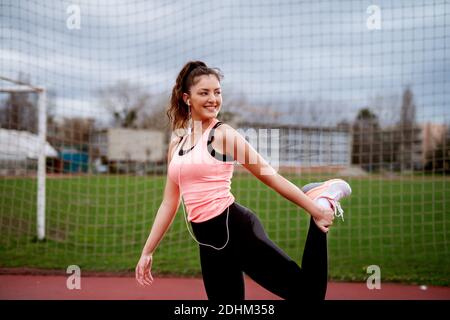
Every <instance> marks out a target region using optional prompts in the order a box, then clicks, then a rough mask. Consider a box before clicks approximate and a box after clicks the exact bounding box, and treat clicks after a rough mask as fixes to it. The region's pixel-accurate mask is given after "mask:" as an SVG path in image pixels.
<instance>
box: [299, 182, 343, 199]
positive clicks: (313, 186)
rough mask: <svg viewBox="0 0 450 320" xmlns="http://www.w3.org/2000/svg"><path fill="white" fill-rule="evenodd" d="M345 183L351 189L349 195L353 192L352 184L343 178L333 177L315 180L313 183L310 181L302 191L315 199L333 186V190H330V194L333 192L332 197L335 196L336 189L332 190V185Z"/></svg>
mask: <svg viewBox="0 0 450 320" xmlns="http://www.w3.org/2000/svg"><path fill="white" fill-rule="evenodd" d="M341 183H344V184H345V185H346V187H347V188H348V190H350V193H349V194H348V195H350V194H351V192H352V189H351V187H350V185H349V184H348V183H347V182H346V181H344V180H342V179H331V180H327V181H325V182H313V183H308V184H307V185H305V186H304V187H303V188H302V191H303V192H304V193H305V194H306V195H307V196H308V197H310V198H311V199H313V200H315V199H316V198H318V197H319V196H320V195H322V193H323V192H324V191H325V190H327V189H329V188H330V187H331V190H328V191H329V194H331V197H333V193H334V192H335V191H333V190H332V186H334V185H337V184H341Z"/></svg>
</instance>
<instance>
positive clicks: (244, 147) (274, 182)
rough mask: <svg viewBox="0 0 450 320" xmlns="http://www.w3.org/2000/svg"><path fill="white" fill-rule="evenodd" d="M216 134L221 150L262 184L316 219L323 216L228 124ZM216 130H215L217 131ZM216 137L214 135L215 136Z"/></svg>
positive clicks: (302, 193) (300, 191)
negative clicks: (221, 146)
mask: <svg viewBox="0 0 450 320" xmlns="http://www.w3.org/2000/svg"><path fill="white" fill-rule="evenodd" d="M219 128H221V130H220V131H219V132H220V134H219V135H217V138H218V139H217V140H218V142H219V143H220V142H222V145H223V150H224V151H225V152H226V153H227V154H228V155H231V156H232V157H233V159H234V160H236V161H237V162H239V163H240V164H242V166H243V167H244V168H246V169H247V170H248V171H249V172H250V173H252V174H253V175H254V176H255V177H256V178H258V179H259V180H260V181H262V182H263V183H264V184H266V185H267V186H269V187H270V188H272V189H273V190H275V191H276V192H278V193H279V194H280V195H282V196H283V197H284V198H286V199H287V200H289V201H291V202H293V203H295V204H296V205H298V206H300V207H302V208H303V209H305V210H306V211H307V212H309V214H310V215H311V216H313V217H314V218H316V219H320V218H322V217H323V215H324V214H325V213H324V210H323V209H322V208H321V207H319V206H318V205H316V204H315V203H314V201H312V200H311V199H310V198H309V197H308V196H307V195H305V193H304V192H303V191H302V190H300V188H298V187H297V186H296V185H295V184H293V183H292V182H290V181H289V180H287V179H286V178H284V177H283V176H281V175H280V174H278V173H277V172H276V171H275V169H274V168H273V167H272V166H271V165H270V164H269V163H268V162H267V161H266V160H265V159H264V158H263V157H262V156H261V155H260V154H259V153H258V152H257V151H256V150H255V149H254V148H253V147H252V146H251V145H250V144H249V143H248V142H247V140H245V139H244V137H242V135H241V134H239V132H237V131H236V130H235V129H233V128H232V127H231V126H229V125H226V124H224V125H222V126H220V127H219ZM217 131H218V130H216V132H217ZM215 138H216V136H215Z"/></svg>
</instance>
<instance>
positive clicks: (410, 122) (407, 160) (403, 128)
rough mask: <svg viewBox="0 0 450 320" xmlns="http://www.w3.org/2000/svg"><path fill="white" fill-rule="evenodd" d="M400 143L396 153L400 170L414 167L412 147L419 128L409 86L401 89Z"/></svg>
mask: <svg viewBox="0 0 450 320" xmlns="http://www.w3.org/2000/svg"><path fill="white" fill-rule="evenodd" d="M399 131H400V144H399V148H398V155H399V161H400V168H401V170H405V169H406V170H410V169H413V168H414V163H413V162H414V159H413V154H414V148H415V143H416V141H417V140H418V134H420V133H419V130H418V128H417V126H416V106H415V104H414V95H413V93H412V91H411V89H410V88H409V87H407V88H406V89H405V90H404V91H403V98H402V106H401V115H400V122H399Z"/></svg>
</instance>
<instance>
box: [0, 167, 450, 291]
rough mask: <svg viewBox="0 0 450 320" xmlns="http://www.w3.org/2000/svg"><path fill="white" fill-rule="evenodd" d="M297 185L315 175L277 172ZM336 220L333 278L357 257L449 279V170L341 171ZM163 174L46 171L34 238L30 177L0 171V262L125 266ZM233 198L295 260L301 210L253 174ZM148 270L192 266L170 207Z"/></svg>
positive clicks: (183, 270)
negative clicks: (41, 221)
mask: <svg viewBox="0 0 450 320" xmlns="http://www.w3.org/2000/svg"><path fill="white" fill-rule="evenodd" d="M285 177H286V178H288V179H289V180H291V181H292V182H293V183H295V184H297V185H304V184H306V183H308V182H312V181H317V180H320V179H325V178H326V177H320V178H318V177H317V176H306V175H305V176H304V177H302V178H299V177H298V176H289V175H285ZM347 180H348V181H349V182H350V183H351V185H352V188H353V194H352V196H351V198H349V199H345V200H343V201H342V207H343V208H344V210H345V221H336V220H335V224H334V226H333V228H332V230H331V231H330V233H329V269H330V277H331V279H334V280H350V281H363V280H365V279H367V277H368V276H369V274H368V273H367V271H366V270H367V266H369V265H378V266H380V268H381V277H382V281H396V282H406V283H418V284H434V285H446V286H448V285H449V284H450V281H449V279H450V267H449V266H450V253H449V243H450V197H448V193H449V192H450V180H449V179H448V178H444V177H438V176H435V177H432V176H407V177H400V178H396V179H385V178H383V177H380V176H371V177H369V178H358V179H356V178H354V179H347ZM164 183H165V176H154V177H135V176H132V177H131V176H92V177H71V178H49V179H48V180H47V203H46V206H47V211H46V215H47V219H46V221H47V226H46V228H47V240H46V241H45V242H36V241H35V235H36V222H35V221H36V181H35V180H34V179H30V178H23V179H10V178H3V179H0V227H1V229H0V230H1V240H0V267H33V268H45V269H59V270H66V268H67V266H69V265H72V264H75V265H78V266H80V267H81V268H82V270H83V271H109V272H111V271H112V272H115V271H121V272H122V271H133V270H134V268H135V264H136V262H137V260H138V258H139V254H140V251H141V249H142V246H143V245H144V243H145V240H146V238H147V236H148V233H149V230H150V227H151V224H152V221H153V218H154V216H155V214H156V212H157V209H158V207H159V205H160V203H161V200H162V194H163V188H164ZM232 192H233V194H234V195H235V196H236V200H237V201H238V202H239V203H240V204H242V205H244V206H247V207H248V208H250V209H251V210H252V211H253V212H255V213H256V214H257V215H258V216H259V217H260V219H261V220H262V222H263V224H264V226H265V228H266V231H267V232H268V234H269V236H270V237H271V238H272V239H273V240H274V242H276V243H277V244H278V245H279V246H280V247H281V248H282V249H283V250H284V251H286V252H287V253H288V254H289V255H290V256H291V257H292V258H294V259H295V260H297V261H299V262H300V261H301V255H302V251H303V246H304V241H305V236H306V232H307V227H308V223H309V219H308V216H307V214H306V213H305V212H304V211H303V210H301V209H299V208H298V207H297V206H296V205H294V204H293V203H291V202H289V201H287V200H285V199H284V198H283V197H281V196H280V195H278V194H277V193H276V192H275V191H273V190H271V189H269V188H268V187H266V186H265V185H264V184H262V183H261V182H259V181H258V180H257V179H256V178H254V177H253V176H249V175H247V174H236V173H235V176H234V178H233V184H232ZM153 272H154V274H155V275H156V276H157V275H158V274H160V275H161V274H177V275H186V276H191V275H199V274H200V265H199V258H198V247H197V246H196V244H195V242H194V240H193V239H191V237H190V235H189V233H188V232H187V230H186V225H185V222H184V216H183V211H182V209H181V207H180V210H179V212H178V214H177V216H176V218H175V221H174V223H173V225H172V227H171V228H170V230H169V232H168V233H167V234H166V237H165V238H164V240H163V241H162V242H161V244H160V246H159V248H158V250H157V251H156V254H155V256H154V264H153Z"/></svg>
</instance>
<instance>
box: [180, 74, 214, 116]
mask: <svg viewBox="0 0 450 320" xmlns="http://www.w3.org/2000/svg"><path fill="white" fill-rule="evenodd" d="M195 80H197V83H196V84H195V85H193V86H192V87H191V89H190V94H185V95H184V100H185V102H187V101H188V100H189V103H190V107H191V114H192V119H193V120H194V121H195V120H199V121H204V120H208V119H212V118H216V117H217V114H218V113H219V111H220V108H221V106H222V93H221V88H220V82H219V80H218V79H217V78H216V76H214V75H212V74H210V75H202V76H199V77H198V78H197V79H195Z"/></svg>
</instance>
